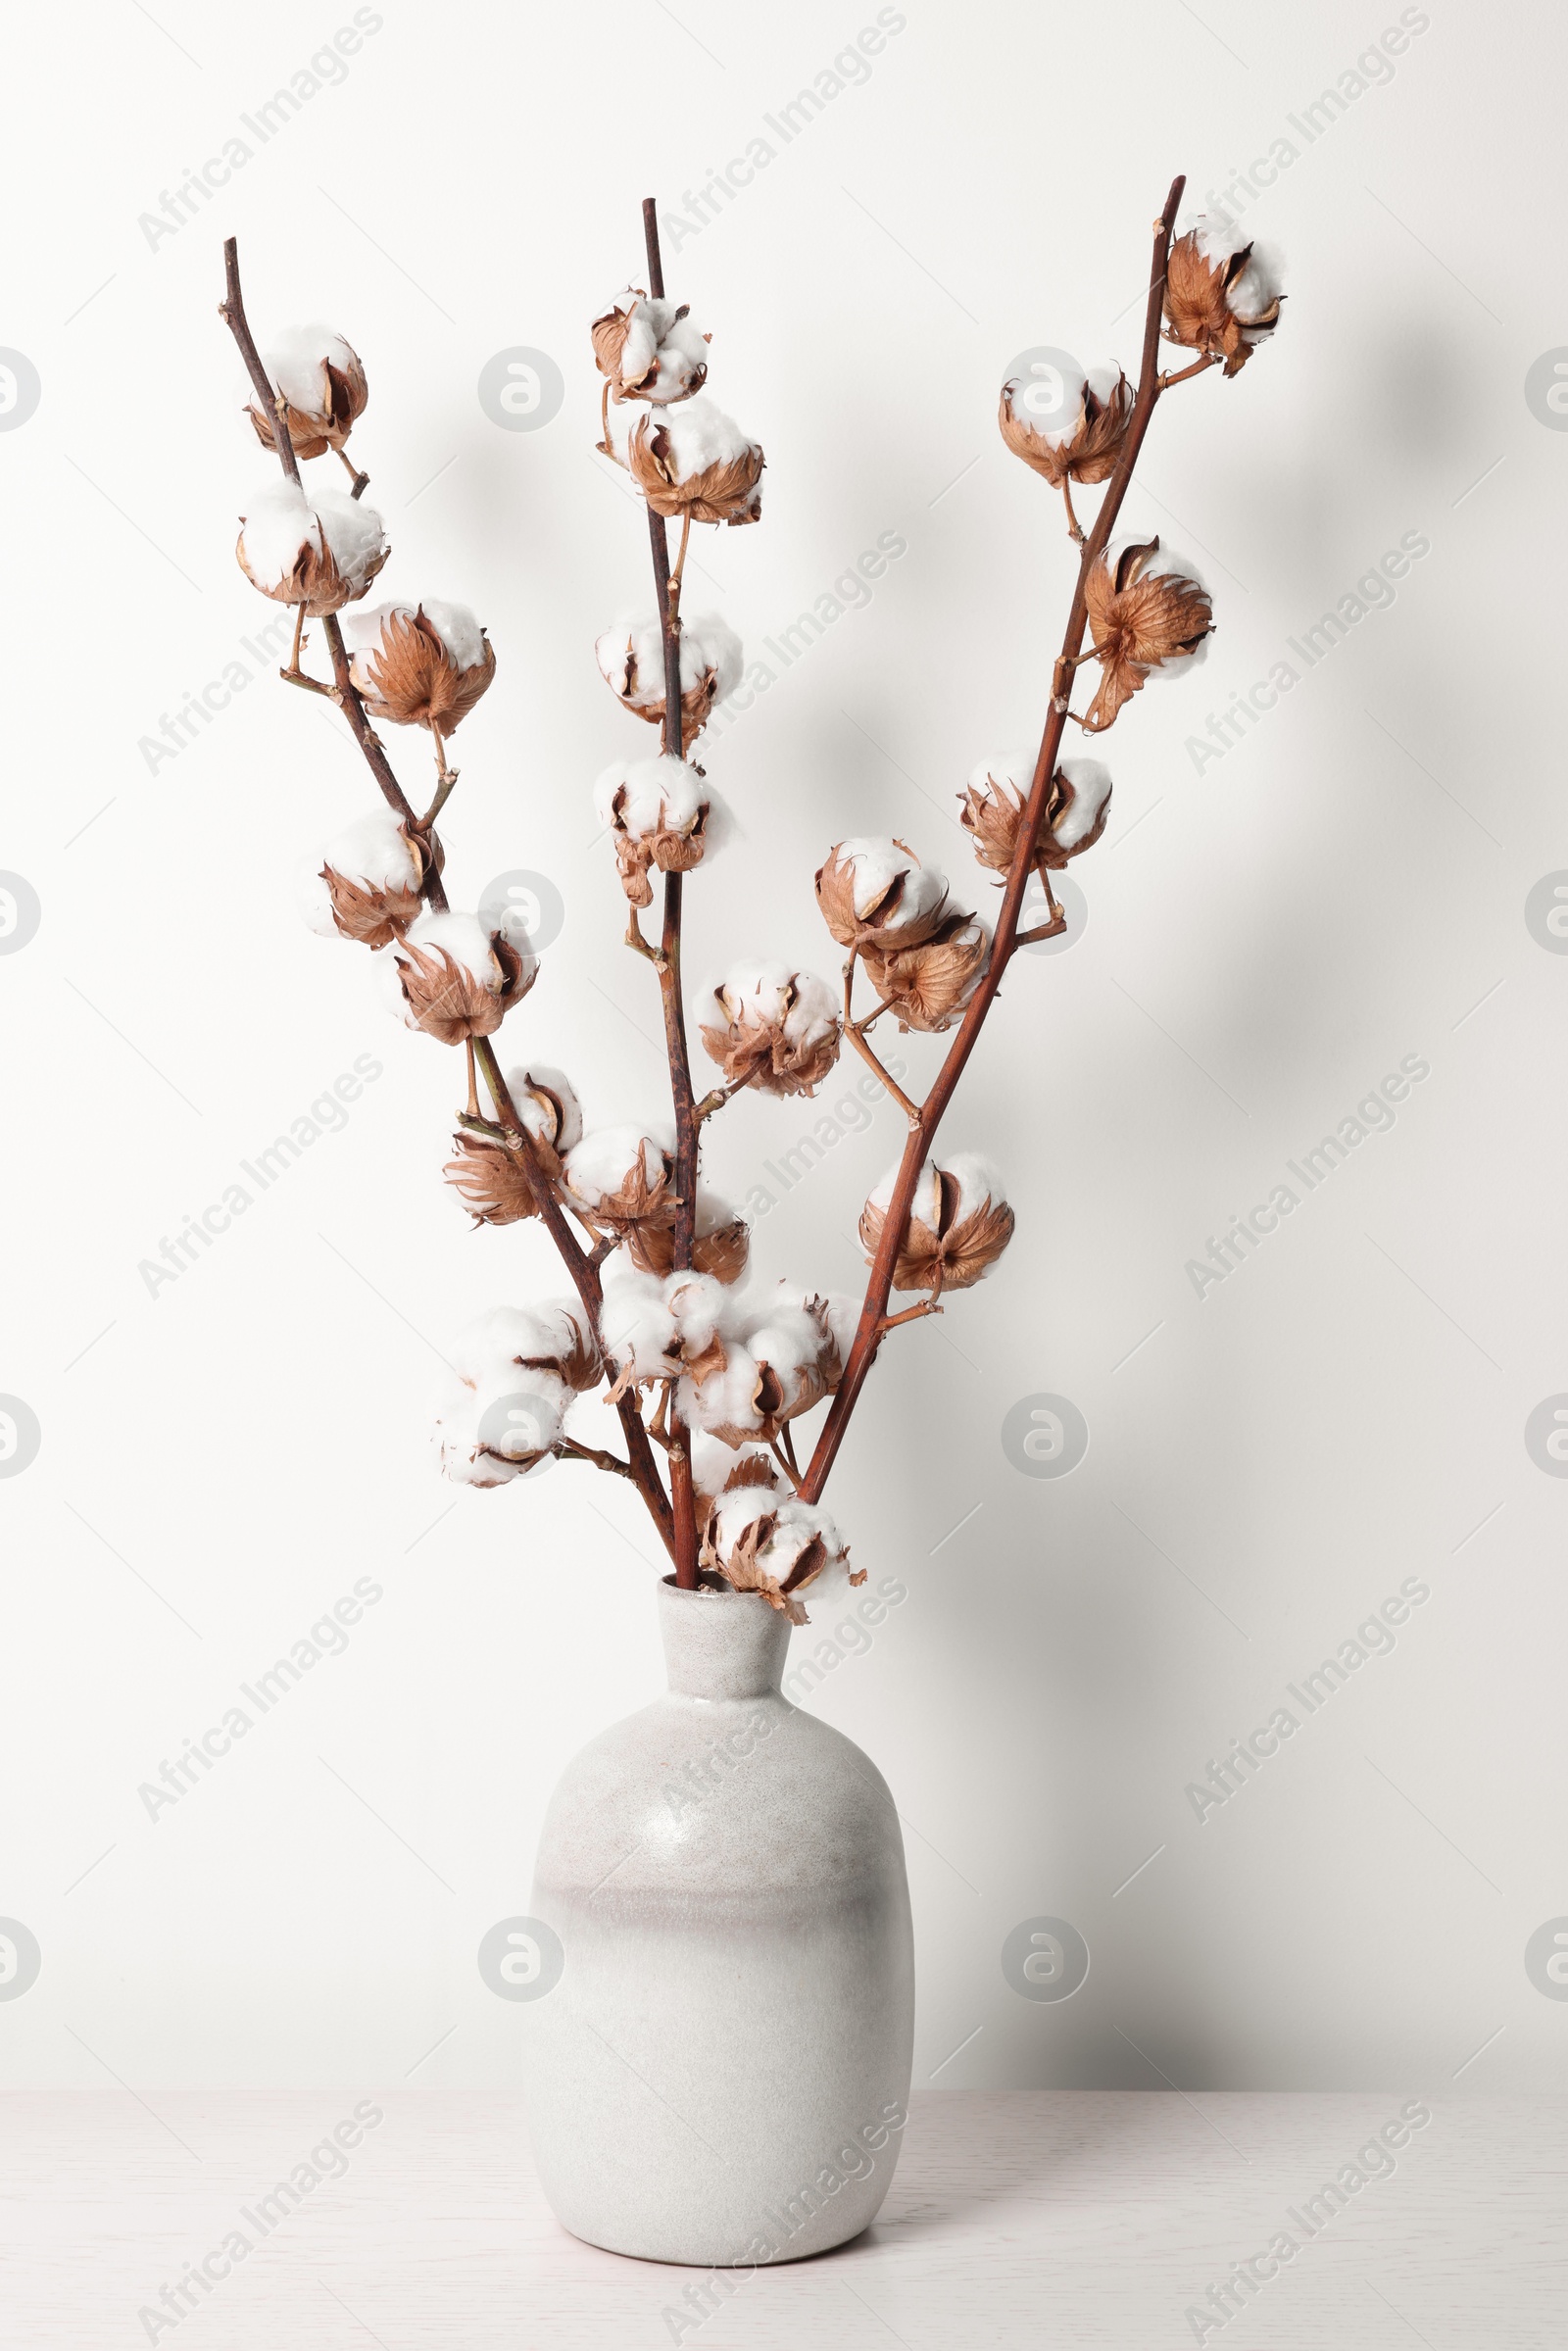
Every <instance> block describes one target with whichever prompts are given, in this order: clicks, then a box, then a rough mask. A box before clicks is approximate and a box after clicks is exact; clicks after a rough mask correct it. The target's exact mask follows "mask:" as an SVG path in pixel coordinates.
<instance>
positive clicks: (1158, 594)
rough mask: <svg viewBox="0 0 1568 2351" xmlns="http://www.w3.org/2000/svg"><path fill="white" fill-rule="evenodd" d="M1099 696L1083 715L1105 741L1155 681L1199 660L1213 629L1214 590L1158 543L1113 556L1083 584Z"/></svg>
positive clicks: (1126, 547)
mask: <svg viewBox="0 0 1568 2351" xmlns="http://www.w3.org/2000/svg"><path fill="white" fill-rule="evenodd" d="M1084 599H1085V602H1086V603H1087V605H1088V607H1089V626H1090V631H1091V634H1092V636H1093V639H1094V650H1095V658H1096V660H1097V661H1099V662H1100V664H1101V668H1102V672H1103V674H1102V676H1101V681H1100V691H1099V692H1098V693H1097V694H1096V696H1095V699H1094V701H1093V702H1092V703H1091V704H1090V706H1089V710H1088V711H1087V712H1086V714H1085V719H1084V725H1085V729H1086V731H1087V732H1088V733H1090V734H1099V733H1102V732H1103V729H1104V728H1106V727H1107V726H1109V725H1110V724H1111V722H1112V721H1113V719H1114V718H1115V716H1116V713H1117V712H1118V710H1120V709H1121V708H1122V705H1123V704H1124V703H1126V702H1128V701H1130V700H1131V698H1132V697H1133V695H1135V694H1136V693H1137V692H1138V690H1139V688H1140V687H1141V686H1142V685H1143V684H1144V683H1145V682H1146V680H1147V679H1148V678H1149V677H1150V676H1151V675H1153V674H1162V675H1165V676H1173V675H1175V674H1176V673H1177V672H1178V671H1179V670H1182V669H1187V668H1190V667H1191V666H1192V664H1193V662H1194V661H1199V660H1201V658H1202V656H1203V654H1204V652H1205V650H1206V646H1205V642H1204V641H1205V639H1206V638H1207V636H1208V633H1209V631H1210V630H1211V629H1212V627H1213V625H1214V617H1213V608H1212V606H1211V605H1210V603H1209V599H1208V590H1207V589H1206V588H1205V587H1204V586H1203V583H1202V581H1201V580H1200V579H1198V578H1197V577H1196V576H1195V575H1194V574H1193V572H1192V569H1191V567H1190V566H1189V565H1188V564H1186V563H1182V562H1181V561H1180V560H1179V558H1177V557H1175V556H1173V555H1171V554H1169V553H1168V552H1166V551H1163V550H1162V549H1161V547H1160V544H1159V541H1158V539H1157V538H1155V539H1149V540H1146V541H1144V542H1143V543H1142V544H1138V543H1136V542H1134V541H1132V540H1128V541H1126V542H1124V543H1123V544H1122V545H1121V546H1120V547H1119V548H1117V547H1111V548H1107V550H1106V551H1105V553H1104V554H1103V556H1101V557H1100V558H1099V559H1098V560H1097V562H1096V563H1095V564H1094V566H1093V568H1092V569H1091V571H1090V574H1089V577H1088V579H1087V580H1086V581H1085V582H1084Z"/></svg>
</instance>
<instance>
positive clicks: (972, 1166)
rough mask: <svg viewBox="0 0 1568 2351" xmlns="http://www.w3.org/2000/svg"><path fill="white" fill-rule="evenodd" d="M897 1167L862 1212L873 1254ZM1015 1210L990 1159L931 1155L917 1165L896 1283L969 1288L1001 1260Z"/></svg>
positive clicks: (898, 1286)
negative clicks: (938, 1158)
mask: <svg viewBox="0 0 1568 2351" xmlns="http://www.w3.org/2000/svg"><path fill="white" fill-rule="evenodd" d="M898 1173H899V1171H898V1169H897V1168H896V1167H893V1168H890V1169H889V1170H888V1173H887V1174H886V1175H885V1176H884V1177H883V1179H882V1181H881V1183H880V1184H878V1186H877V1188H876V1190H875V1191H874V1192H873V1193H872V1195H871V1197H870V1199H869V1200H867V1201H866V1203H865V1206H864V1208H863V1209H862V1210H861V1211H860V1239H861V1241H862V1243H863V1244H864V1246H865V1250H866V1254H867V1256H868V1257H875V1255H876V1252H877V1249H878V1248H879V1246H880V1244H881V1240H882V1233H883V1228H884V1226H885V1225H886V1223H887V1214H888V1209H889V1208H890V1207H891V1206H892V1204H893V1188H894V1185H895V1184H896V1182H897V1181H898ZM1012 1225H1013V1217H1012V1210H1011V1209H1010V1208H1009V1207H1008V1205H1007V1196H1006V1193H1005V1190H1004V1189H1003V1182H1002V1178H1001V1176H1000V1175H999V1174H998V1172H997V1170H996V1169H995V1168H994V1167H993V1166H992V1165H991V1164H990V1162H989V1160H986V1159H982V1158H979V1157H977V1156H976V1155H975V1154H974V1153H973V1152H970V1151H960V1152H958V1153H957V1154H956V1156H955V1157H953V1158H952V1159H949V1160H948V1161H947V1162H946V1164H945V1165H939V1164H938V1163H937V1161H936V1160H935V1159H928V1160H927V1161H926V1163H925V1165H924V1166H923V1167H922V1168H921V1170H920V1175H919V1180H918V1182H917V1183H916V1185H915V1189H914V1198H913V1200H911V1202H910V1204H909V1221H908V1223H907V1226H906V1227H905V1230H904V1236H903V1240H902V1242H901V1244H900V1247H899V1253H898V1256H897V1258H896V1259H895V1261H894V1267H893V1287H894V1289H895V1290H929V1291H930V1293H931V1295H932V1297H933V1298H939V1297H940V1296H941V1294H942V1292H943V1291H944V1290H968V1289H971V1288H972V1287H973V1285H974V1284H975V1283H976V1282H978V1281H980V1280H981V1279H982V1278H983V1276H984V1275H985V1274H986V1273H987V1272H988V1271H989V1270H990V1268H991V1267H992V1266H993V1265H994V1264H995V1263H996V1261H997V1259H998V1258H999V1257H1000V1256H1001V1254H1002V1252H1003V1250H1004V1249H1005V1248H1006V1246H1007V1244H1008V1242H1009V1241H1010V1240H1011V1239H1012Z"/></svg>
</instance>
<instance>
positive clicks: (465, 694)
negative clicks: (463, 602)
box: [349, 607, 496, 735]
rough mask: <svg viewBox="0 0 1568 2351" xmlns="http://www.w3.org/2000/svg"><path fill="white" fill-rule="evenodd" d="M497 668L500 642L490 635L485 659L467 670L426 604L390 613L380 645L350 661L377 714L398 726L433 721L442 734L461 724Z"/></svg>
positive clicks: (355, 679)
mask: <svg viewBox="0 0 1568 2351" xmlns="http://www.w3.org/2000/svg"><path fill="white" fill-rule="evenodd" d="M495 673H496V656H495V647H494V646H493V645H492V644H491V643H490V640H489V638H488V637H486V639H485V641H484V660H483V661H475V662H474V663H473V664H472V665H471V666H470V667H469V668H466V669H465V668H464V667H463V666H462V664H461V663H460V662H458V661H454V660H453V658H452V656H451V654H450V653H449V652H448V651H447V648H446V646H445V645H444V644H443V642H442V640H441V638H440V637H439V635H438V634H437V633H436V629H435V626H434V623H433V622H432V621H430V620H427V619H426V618H425V615H424V612H423V609H422V607H421V608H420V609H419V610H418V611H417V612H412V613H411V612H388V613H387V615H386V617H385V619H384V620H383V621H382V623H381V642H380V644H379V645H374V646H362V647H361V648H360V650H359V652H358V653H356V654H355V655H354V657H353V659H352V660H351V661H350V662H349V675H350V677H351V678H352V679H353V682H354V685H355V688H356V690H357V692H358V693H359V694H360V695H361V696H362V697H363V698H364V702H365V707H366V709H367V710H368V711H369V713H370V715H371V717H372V718H385V719H388V720H390V722H391V723H392V725H394V726H428V727H431V728H434V729H435V730H436V731H437V732H438V733H440V734H443V735H450V734H451V732H452V730H453V728H454V727H456V726H459V725H461V724H462V722H463V720H464V719H465V718H466V716H467V715H468V712H469V711H470V710H472V708H473V706H474V704H475V703H476V702H477V701H478V699H479V697H480V695H481V694H482V693H483V692H484V690H485V688H486V687H487V686H488V685H489V683H490V680H491V679H492V678H493V677H494V676H495Z"/></svg>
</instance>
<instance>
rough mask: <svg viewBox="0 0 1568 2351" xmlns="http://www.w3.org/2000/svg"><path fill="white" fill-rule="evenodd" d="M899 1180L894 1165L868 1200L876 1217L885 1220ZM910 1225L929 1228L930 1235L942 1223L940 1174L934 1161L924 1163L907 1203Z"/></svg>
mask: <svg viewBox="0 0 1568 2351" xmlns="http://www.w3.org/2000/svg"><path fill="white" fill-rule="evenodd" d="M898 1180H899V1162H898V1161H897V1160H895V1161H894V1163H893V1165H892V1166H891V1167H890V1168H889V1169H888V1171H887V1174H886V1175H885V1176H884V1177H883V1178H882V1181H881V1182H880V1183H879V1184H878V1185H877V1187H876V1190H875V1191H874V1192H872V1193H871V1194H870V1195H869V1196H868V1198H867V1200H866V1203H865V1204H866V1206H867V1207H868V1208H874V1209H876V1211H877V1212H878V1215H879V1216H886V1214H887V1212H888V1210H889V1208H891V1207H892V1205H893V1191H894V1187H895V1185H896V1184H897V1183H898ZM909 1220H910V1222H911V1223H912V1224H923V1225H929V1226H930V1228H931V1230H932V1231H933V1232H935V1231H936V1229H937V1227H938V1226H939V1225H940V1223H941V1222H942V1171H941V1169H940V1168H939V1167H938V1165H937V1163H936V1161H935V1159H927V1161H926V1163H925V1165H924V1166H923V1167H922V1168H921V1170H920V1173H919V1175H918V1177H917V1178H916V1180H915V1186H914V1197H913V1199H912V1200H910V1202H909Z"/></svg>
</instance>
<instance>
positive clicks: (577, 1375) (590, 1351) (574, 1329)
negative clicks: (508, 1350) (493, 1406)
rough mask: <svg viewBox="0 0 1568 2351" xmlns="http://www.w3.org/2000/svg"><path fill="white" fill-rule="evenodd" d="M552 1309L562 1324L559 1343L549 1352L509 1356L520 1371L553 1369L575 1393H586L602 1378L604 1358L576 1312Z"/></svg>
mask: <svg viewBox="0 0 1568 2351" xmlns="http://www.w3.org/2000/svg"><path fill="white" fill-rule="evenodd" d="M554 1311H557V1312H559V1314H560V1320H561V1322H562V1323H563V1325H564V1334H563V1339H562V1344H561V1346H560V1347H556V1348H554V1349H553V1350H552V1351H551V1352H550V1353H548V1354H542V1355H514V1356H513V1358H512V1360H513V1362H514V1363H515V1364H516V1365H517V1367H518V1369H519V1370H521V1371H553V1372H554V1373H555V1374H556V1376H557V1377H558V1378H559V1379H562V1380H564V1382H565V1384H566V1386H567V1387H568V1388H569V1389H571V1391H572V1392H573V1394H574V1395H576V1396H585V1395H586V1394H587V1392H588V1390H589V1389H590V1388H597V1387H598V1385H599V1383H600V1381H601V1380H602V1379H603V1378H604V1376H605V1365H604V1358H603V1357H602V1356H601V1354H600V1352H599V1349H598V1347H596V1346H595V1345H594V1342H593V1339H592V1337H591V1336H590V1335H589V1334H588V1333H587V1332H585V1331H584V1329H583V1326H582V1324H581V1322H580V1321H579V1320H578V1318H577V1316H576V1315H575V1314H573V1313H571V1312H569V1311H562V1310H560V1309H555V1310H554Z"/></svg>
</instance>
